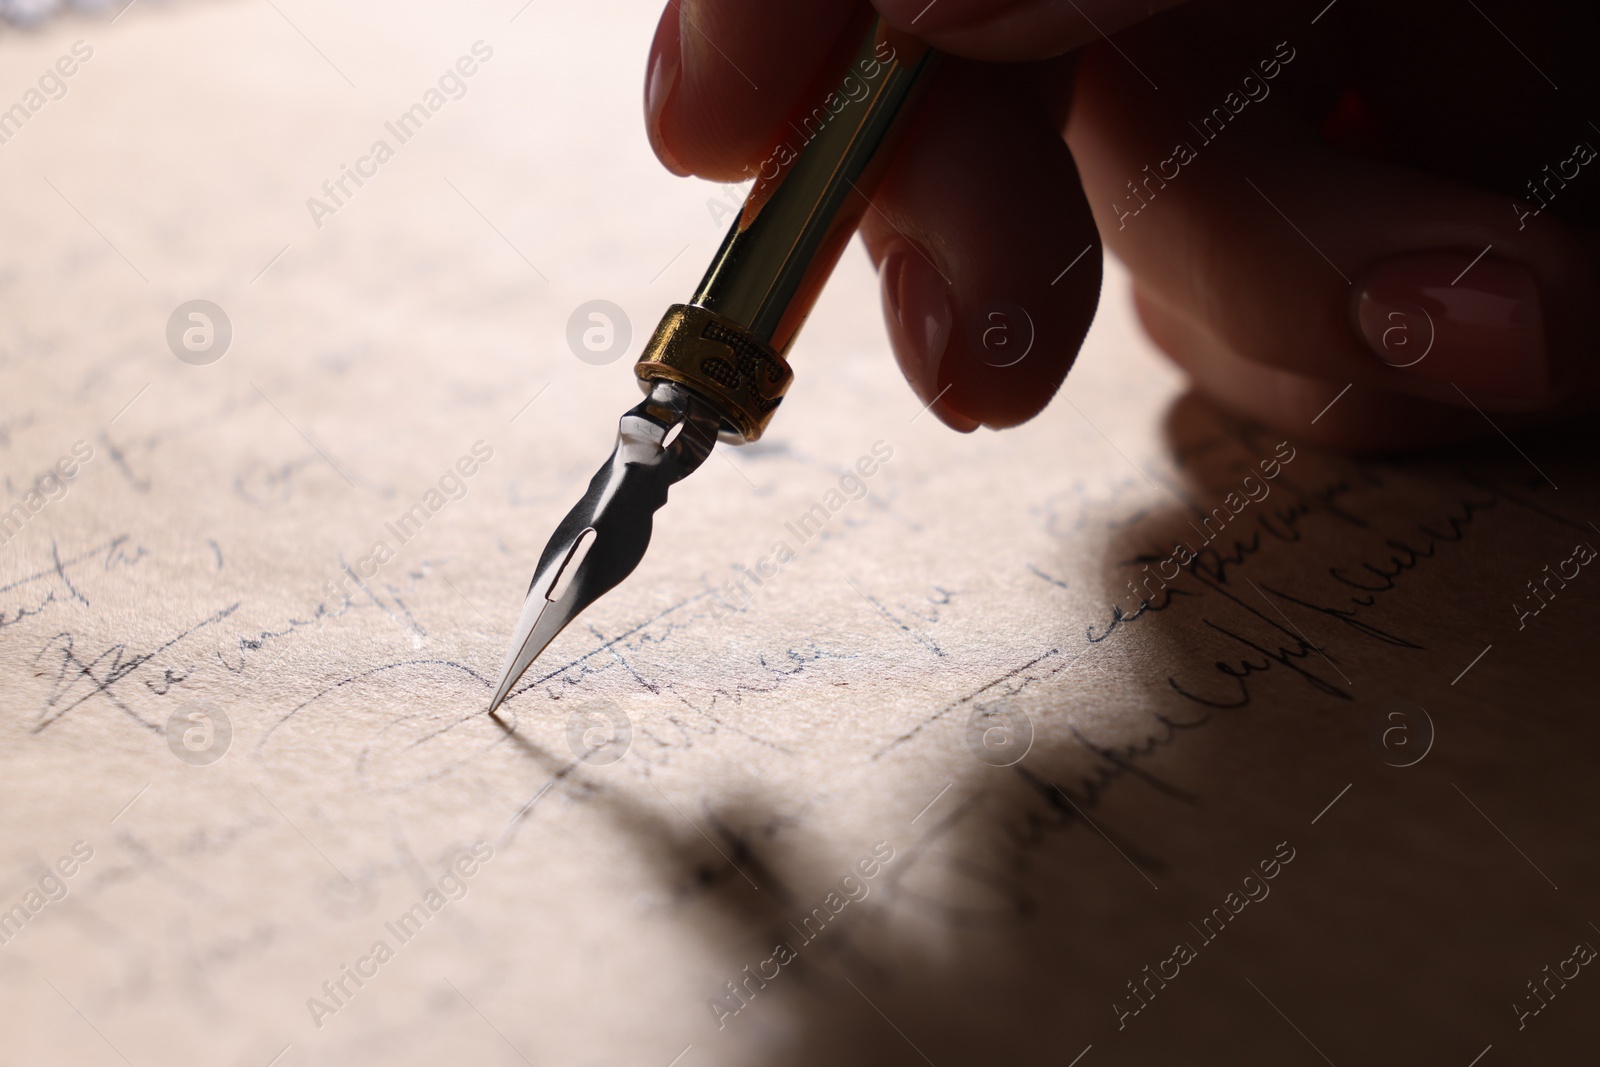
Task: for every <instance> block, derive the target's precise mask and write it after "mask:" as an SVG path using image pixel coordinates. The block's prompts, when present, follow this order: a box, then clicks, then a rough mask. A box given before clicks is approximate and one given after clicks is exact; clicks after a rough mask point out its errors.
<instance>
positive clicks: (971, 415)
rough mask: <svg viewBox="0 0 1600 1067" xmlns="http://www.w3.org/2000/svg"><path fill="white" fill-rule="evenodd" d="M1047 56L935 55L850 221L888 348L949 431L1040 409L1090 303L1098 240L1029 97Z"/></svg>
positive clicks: (1048, 71)
mask: <svg viewBox="0 0 1600 1067" xmlns="http://www.w3.org/2000/svg"><path fill="white" fill-rule="evenodd" d="M1058 66H1059V64H1046V65H1043V66H1037V65H1036V66H1033V67H1012V68H995V67H992V66H989V65H987V64H982V63H973V62H969V61H964V60H954V59H951V60H947V61H946V62H945V65H944V66H943V67H942V68H941V69H940V71H939V72H938V74H937V75H936V77H935V80H934V82H933V84H932V85H930V86H929V87H928V91H927V94H926V96H925V97H924V99H923V101H922V104H921V106H920V108H919V110H918V112H917V114H916V116H915V117H914V119H913V120H912V122H911V125H910V126H909V127H908V128H907V129H906V131H905V135H904V138H903V140H902V141H901V143H900V145H899V146H898V147H897V149H896V151H895V155H894V158H893V162H892V164H891V166H890V168H889V171H888V172H887V173H886V175H885V176H884V179H883V182H882V184H881V185H880V186H879V189H878V191H877V193H876V194H875V195H874V197H873V208H872V209H871V210H869V211H868V213H867V216H866V218H865V219H864V221H863V223H862V227H861V230H862V234H863V236H864V237H865V239H866V243H867V249H868V251H869V252H870V253H871V255H872V258H873V260H874V261H875V262H876V263H877V264H878V267H879V275H880V278H881V281H882V287H883V300H884V312H885V317H886V318H887V320H888V324H889V334H890V339H891V341H892V342H893V345H894V351H895V357H896V359H898V360H899V362H900V367H901V369H902V370H903V371H904V372H905V375H906V378H907V380H908V381H909V382H910V383H911V387H912V389H913V390H914V391H915V392H916V394H917V396H918V397H920V398H921V399H922V401H923V403H925V404H929V405H931V408H930V410H932V412H933V413H934V414H935V415H936V416H937V417H938V418H940V419H941V420H942V421H944V422H945V423H946V424H947V425H950V426H952V427H954V428H956V429H958V430H972V429H975V428H976V427H977V426H978V425H984V426H989V427H991V428H995V429H998V428H1001V427H1006V426H1014V425H1016V424H1018V423H1020V422H1024V421H1026V420H1027V419H1030V418H1032V417H1033V416H1034V415H1035V414H1037V413H1038V412H1039V411H1040V410H1042V409H1043V408H1044V406H1045V405H1046V404H1047V403H1048V402H1049V400H1050V398H1051V397H1052V396H1053V395H1054V394H1055V392H1056V390H1057V388H1059V386H1060V385H1061V381H1062V379H1063V378H1065V376H1066V373H1067V371H1068V369H1069V368H1070V367H1071V366H1072V361H1073V360H1074V359H1075V358H1076V356H1077V352H1078V346H1079V345H1080V344H1081V343H1082V341H1083V335H1084V333H1085V332H1086V331H1087V330H1088V328H1089V323H1090V321H1091V320H1092V319H1093V317H1094V311H1095V306H1096V303H1097V302H1098V299H1099V292H1100V269H1101V264H1100V241H1099V236H1098V235H1097V234H1096V232H1095V228H1094V219H1093V217H1092V215H1091V213H1090V211H1089V206H1088V204H1087V202H1086V201H1085V200H1084V197H1083V193H1082V190H1081V187H1080V184H1079V181H1078V172H1077V168H1076V166H1075V165H1074V163H1073V160H1072V156H1071V154H1070V153H1069V152H1068V150H1067V148H1066V146H1065V144H1064V143H1063V142H1062V140H1061V137H1060V135H1059V134H1058V133H1057V132H1056V131H1057V128H1058V127H1057V125H1056V124H1055V123H1054V122H1053V121H1052V117H1051V114H1050V107H1049V106H1048V101H1049V99H1050V97H1049V96H1044V97H1041V95H1040V94H1041V93H1055V94H1058V93H1059V90H1052V89H1046V88H1043V86H1045V85H1055V84H1058V78H1057V75H1058V74H1059V71H1058V70H1057V69H1056V67H1058ZM1029 100H1033V101H1037V106H1031V107H1030V106H1028V105H1027V102H1028V101H1029Z"/></svg>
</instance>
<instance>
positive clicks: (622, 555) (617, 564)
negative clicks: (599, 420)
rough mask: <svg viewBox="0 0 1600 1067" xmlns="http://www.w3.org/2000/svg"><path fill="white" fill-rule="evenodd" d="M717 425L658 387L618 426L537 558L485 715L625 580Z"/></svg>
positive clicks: (704, 408)
mask: <svg viewBox="0 0 1600 1067" xmlns="http://www.w3.org/2000/svg"><path fill="white" fill-rule="evenodd" d="M720 421H721V420H720V418H719V417H718V415H717V413H716V411H715V410H714V409H713V408H712V407H711V405H710V404H708V403H706V402H705V401H704V400H702V399H701V398H700V397H699V396H698V395H697V394H696V393H694V392H693V391H692V390H689V389H687V388H685V387H683V386H681V385H678V384H676V383H673V382H658V383H656V384H655V385H654V386H653V387H652V388H651V390H650V394H649V395H648V396H647V397H645V399H644V400H643V401H641V402H640V403H639V404H638V406H636V407H634V408H632V409H631V410H630V411H628V412H627V414H625V415H623V416H622V419H621V421H620V422H619V423H618V425H617V447H616V450H615V451H613V452H612V453H611V458H610V459H608V460H606V462H605V465H604V466H603V467H601V468H600V470H599V472H598V473H596V474H595V476H594V478H593V479H592V480H590V482H589V489H588V491H587V492H586V493H584V494H583V499H582V500H580V501H578V504H577V506H576V507H574V508H573V509H572V510H571V511H569V512H567V517H566V518H564V519H562V520H561V524H560V525H559V526H557V527H556V532H555V533H554V534H553V535H551V537H550V542H549V544H547V545H545V548H544V554H543V555H542V556H540V557H539V566H538V569H537V570H535V571H534V575H533V582H532V584H531V585H529V586H528V596H527V599H526V600H525V601H524V602H523V605H522V616H521V618H519V619H518V620H517V628H516V632H515V633H513V634H512V637H511V648H510V651H508V652H507V653H506V660H505V665H504V666H503V667H502V668H501V671H500V681H499V683H498V684H497V685H496V686H495V691H494V697H493V699H491V700H490V701H489V711H491V712H493V711H494V710H495V709H496V708H498V707H499V706H500V705H501V704H502V703H503V702H504V701H505V699H506V697H507V696H509V695H510V693H511V688H512V686H514V685H515V684H516V683H517V679H519V678H521V677H522V675H523V673H524V672H525V671H527V669H528V667H529V666H530V665H531V664H532V663H533V661H534V660H535V659H537V658H539V654H540V653H542V652H543V651H544V650H545V647H546V646H547V645H549V644H550V642H551V641H553V640H555V637H556V635H557V634H559V633H560V632H561V631H562V629H564V628H565V627H566V625H567V623H569V622H571V621H572V620H573V619H574V618H576V617H577V616H578V613H579V612H581V611H583V609H584V608H587V607H588V606H589V605H590V604H592V603H594V602H595V601H596V600H598V599H599V598H600V597H601V596H602V595H603V594H605V593H606V592H608V591H610V590H611V589H612V588H614V587H615V586H616V585H617V584H618V583H620V582H621V581H622V580H623V579H624V578H626V577H627V576H628V575H629V574H631V573H632V572H633V569H634V568H635V567H637V566H638V565H639V561H640V560H641V559H643V558H644V551H645V549H646V548H647V547H648V546H649V544H650V528H651V523H652V516H653V515H654V514H655V513H656V511H657V510H659V509H660V508H661V506H662V505H663V504H665V503H666V502H667V490H668V489H669V488H670V487H671V486H672V485H673V483H675V482H678V481H681V480H683V479H684V478H686V477H688V476H689V475H690V474H692V473H694V471H695V469H696V468H698V467H699V466H700V464H702V463H704V462H705V459H706V457H707V456H708V455H710V454H711V449H712V446H713V445H714V444H715V443H716V439H717V430H718V427H719V425H720Z"/></svg>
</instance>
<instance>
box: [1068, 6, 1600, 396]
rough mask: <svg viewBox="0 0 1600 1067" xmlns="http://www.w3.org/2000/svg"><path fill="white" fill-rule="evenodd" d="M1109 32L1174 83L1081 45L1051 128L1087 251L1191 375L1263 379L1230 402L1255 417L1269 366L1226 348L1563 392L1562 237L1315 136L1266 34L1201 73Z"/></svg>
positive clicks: (1571, 243)
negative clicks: (1157, 309)
mask: <svg viewBox="0 0 1600 1067" xmlns="http://www.w3.org/2000/svg"><path fill="white" fill-rule="evenodd" d="M1134 39H1137V40H1138V44H1137V45H1135V44H1134V43H1133V40H1134ZM1125 45H1126V46H1127V47H1133V48H1136V50H1138V51H1139V54H1140V56H1141V57H1142V58H1147V59H1148V61H1149V62H1151V63H1152V64H1159V66H1160V67H1161V69H1163V70H1169V71H1180V72H1183V73H1186V74H1187V75H1189V76H1190V77H1189V81H1188V84H1187V85H1185V84H1183V82H1184V80H1185V79H1184V77H1182V76H1181V75H1180V76H1178V77H1171V76H1169V77H1164V79H1163V86H1162V91H1161V93H1159V94H1157V93H1155V92H1153V91H1152V90H1151V89H1150V87H1149V86H1148V85H1147V84H1145V82H1144V81H1143V79H1142V77H1141V76H1140V75H1138V74H1137V73H1136V72H1134V71H1133V70H1132V69H1131V67H1130V66H1129V64H1128V63H1127V61H1126V60H1125V59H1124V58H1123V57H1122V56H1120V55H1119V54H1118V53H1117V52H1115V51H1113V50H1111V49H1108V48H1104V47H1093V48H1090V49H1088V50H1086V52H1085V55H1084V59H1083V67H1082V71H1081V75H1080V79H1079V84H1078V88H1077V96H1076V98H1075V101H1074V111H1073V117H1072V123H1071V126H1070V128H1069V133H1068V139H1069V142H1070V143H1071V144H1072V145H1073V147H1074V150H1075V152H1076V154H1077V157H1078V158H1079V160H1080V161H1081V166H1082V172H1083V176H1084V181H1085V184H1086V187H1087V189H1088V191H1089V197H1090V204H1091V206H1092V207H1093V208H1094V210H1095V212H1096V216H1097V218H1098V220H1099V222H1100V226H1101V230H1102V232H1103V233H1104V234H1105V235H1106V240H1107V244H1108V245H1109V246H1110V247H1112V249H1113V250H1114V251H1116V252H1117V254H1118V255H1119V256H1121V257H1122V258H1123V259H1125V260H1126V261H1127V262H1128V264H1129V266H1130V267H1131V268H1132V270H1133V272H1134V275H1135V278H1136V279H1137V281H1138V283H1139V285H1140V286H1141V287H1142V289H1143V290H1144V291H1145V293H1146V295H1147V297H1148V298H1151V299H1152V300H1153V301H1155V302H1156V303H1158V304H1159V305H1160V306H1161V307H1164V308H1166V309H1169V310H1170V311H1172V312H1174V313H1175V315H1176V318H1174V316H1170V315H1169V316H1167V317H1166V318H1165V319H1164V320H1162V332H1163V338H1164V341H1163V343H1164V345H1165V346H1166V347H1167V350H1168V352H1169V353H1171V354H1173V355H1174V356H1176V357H1178V358H1179V359H1180V362H1183V363H1184V364H1185V365H1186V366H1188V367H1189V368H1190V369H1191V371H1192V372H1194V373H1195V374H1196V377H1197V380H1199V381H1200V382H1201V383H1202V384H1209V385H1210V386H1211V387H1213V388H1220V387H1222V385H1223V383H1224V381H1227V382H1229V383H1231V385H1230V386H1229V387H1230V388H1232V387H1237V388H1246V387H1247V386H1250V387H1257V386H1258V387H1260V388H1261V389H1263V390H1267V392H1266V393H1263V394H1262V395H1261V396H1246V395H1242V394H1241V395H1235V396H1233V397H1232V398H1231V400H1230V402H1231V403H1233V404H1234V406H1236V407H1248V408H1254V409H1259V413H1262V414H1264V415H1265V416H1266V417H1268V419H1269V421H1274V422H1277V420H1276V419H1275V418H1273V417H1272V413H1273V411H1275V410H1277V409H1276V408H1275V407H1274V406H1273V404H1271V403H1268V402H1267V401H1266V400H1265V399H1264V397H1265V396H1267V395H1268V394H1269V393H1270V390H1271V389H1274V388H1278V386H1269V384H1268V383H1270V382H1274V381H1279V379H1278V378H1274V377H1272V376H1265V375H1260V374H1256V375H1247V374H1245V372H1244V371H1243V370H1241V369H1240V368H1239V367H1237V366H1233V365H1232V363H1230V362H1229V360H1232V361H1233V362H1245V363H1254V364H1257V365H1259V366H1260V367H1264V368H1265V367H1270V368H1277V369H1279V370H1281V371H1286V372H1290V374H1292V375H1293V376H1295V377H1297V378H1299V379H1313V380H1317V381H1322V382H1328V383H1336V388H1337V387H1342V386H1343V385H1345V384H1346V383H1354V389H1355V390H1360V391H1362V392H1365V393H1372V392H1379V391H1381V392H1392V393H1397V394H1403V395H1406V396H1410V397H1416V398H1421V399H1424V400H1427V401H1430V402H1432V403H1434V404H1439V405H1446V406H1454V407H1460V408H1469V409H1470V406H1471V404H1473V403H1477V404H1479V405H1480V406H1482V407H1484V408H1486V409H1490V410H1494V409H1498V410H1505V411H1541V410H1553V409H1555V408H1557V407H1558V406H1559V405H1561V404H1562V403H1563V402H1564V401H1566V400H1567V399H1568V398H1569V397H1570V396H1571V395H1572V394H1573V393H1574V392H1576V391H1577V390H1579V389H1580V388H1581V386H1582V382H1583V380H1584V378H1585V376H1586V375H1587V374H1588V373H1589V371H1590V370H1591V369H1592V357H1591V355H1590V354H1591V353H1592V352H1593V351H1594V346H1595V342H1596V339H1597V336H1600V324H1597V321H1596V318H1597V315H1596V310H1597V309H1596V303H1595V301H1594V300H1593V294H1594V293H1595V291H1596V290H1597V288H1600V278H1597V276H1596V271H1595V268H1594V266H1593V264H1592V262H1591V261H1590V260H1589V259H1588V257H1587V255H1586V254H1585V252H1584V249H1583V246H1582V243H1581V242H1580V241H1579V240H1577V238H1576V237H1575V236H1574V235H1573V234H1572V233H1571V232H1569V231H1568V230H1567V229H1565V228H1564V227H1562V226H1561V225H1559V224H1555V223H1554V222H1553V220H1550V221H1551V223H1552V224H1550V225H1541V226H1537V227H1536V226H1526V227H1524V228H1521V229H1519V228H1518V222H1519V218H1518V214H1517V211H1516V209H1515V207H1514V204H1513V201H1511V200H1510V199H1509V198H1507V197H1503V196H1498V195H1495V194H1492V193H1489V192H1486V191H1482V190H1477V189H1473V188H1469V187H1467V186H1464V185H1458V184H1456V183H1453V182H1450V181H1448V180H1446V179H1442V178H1438V177H1434V176H1430V175H1426V174H1424V173H1422V172H1420V171H1415V170H1411V169H1408V168H1404V167H1398V166H1394V165H1391V164H1387V163H1383V162H1380V161H1377V160H1374V159H1369V158H1364V157H1360V156H1355V155H1350V154H1346V153H1343V152H1339V151H1336V150H1334V149H1332V148H1329V147H1327V146H1326V145H1325V144H1323V143H1322V142H1321V141H1320V140H1319V139H1318V138H1317V137H1316V136H1315V135H1314V134H1313V133H1312V131H1311V130H1310V128H1309V125H1308V124H1307V123H1306V122H1305V121H1303V120H1302V119H1301V118H1300V117H1299V116H1298V115H1297V114H1295V113H1294V110H1293V109H1292V108H1291V107H1290V106H1289V105H1288V103H1287V100H1286V97H1287V93H1286V92H1283V91H1280V90H1282V83H1280V84H1279V85H1276V86H1275V85H1274V84H1273V79H1274V78H1278V77H1283V76H1284V75H1285V74H1286V73H1287V72H1288V71H1289V70H1292V68H1293V64H1294V61H1295V59H1296V58H1298V53H1297V51H1296V49H1295V48H1294V47H1293V46H1292V45H1289V44H1288V43H1287V42H1285V43H1284V44H1282V45H1273V44H1263V45H1262V46H1261V47H1260V49H1259V52H1260V55H1259V56H1252V57H1250V60H1247V61H1245V62H1243V63H1241V64H1239V66H1238V69H1235V70H1232V71H1225V72H1222V73H1221V74H1220V75H1208V73H1207V72H1202V71H1198V70H1196V69H1194V68H1193V67H1192V66H1186V65H1187V64H1190V63H1191V62H1192V61H1191V60H1190V59H1189V58H1186V57H1188V56H1192V55H1193V54H1194V53H1195V52H1196V49H1193V48H1187V49H1185V48H1182V47H1178V46H1177V45H1176V44H1175V43H1174V42H1173V41H1171V40H1170V39H1168V38H1166V37H1165V36H1164V31H1163V30H1162V28H1161V27H1159V26H1156V25H1154V24H1151V25H1150V26H1148V27H1147V28H1145V29H1144V30H1142V31H1135V32H1134V33H1131V34H1129V35H1127V36H1126V37H1125ZM1152 55H1154V56H1155V57H1156V58H1148V57H1151V56H1152ZM1302 62H1304V61H1303V60H1302ZM1268 71H1274V72H1275V73H1273V74H1272V75H1270V76H1269V74H1268ZM1287 80H1288V79H1287V78H1284V81H1285V82H1287ZM1191 120H1197V121H1199V122H1200V123H1201V124H1202V125H1201V126H1199V127H1196V126H1191V125H1190V121H1191ZM1146 317H1147V320H1150V319H1151V316H1149V315H1147V316H1146ZM1179 321H1181V322H1183V323H1187V324H1189V325H1190V327H1191V328H1190V329H1188V330H1180V329H1179V328H1178V323H1179ZM1173 346H1178V347H1173ZM1220 353H1226V354H1227V359H1224V358H1223V356H1222V355H1221V354H1220ZM1213 360H1216V361H1218V367H1212V366H1211V365H1210V364H1211V361H1213ZM1222 366H1226V367H1227V368H1228V369H1227V370H1226V372H1224V371H1223V370H1222V369H1219V368H1220V367H1222ZM1250 383H1254V385H1250ZM1284 388H1290V387H1287V386H1285V387H1284ZM1293 388H1299V387H1298V386H1295V387H1293ZM1291 391H1292V389H1291ZM1329 395H1331V393H1330V394H1329ZM1353 395H1357V394H1355V392H1354V391H1353ZM1280 400H1284V402H1287V400H1286V399H1284V398H1282V397H1280ZM1330 418H1331V416H1330Z"/></svg>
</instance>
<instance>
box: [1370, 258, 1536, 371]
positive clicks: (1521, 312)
mask: <svg viewBox="0 0 1600 1067" xmlns="http://www.w3.org/2000/svg"><path fill="white" fill-rule="evenodd" d="M1355 315H1356V322H1357V325H1358V326H1359V327H1360V330H1361V335H1362V337H1364V338H1365V339H1366V342H1367V347H1368V348H1370V349H1372V351H1373V354H1375V355H1376V356H1377V357H1378V358H1379V359H1381V360H1383V362H1385V363H1387V364H1389V366H1391V367H1399V368H1402V369H1404V370H1405V371H1406V373H1408V374H1415V375H1418V376H1419V377H1423V378H1431V379H1433V380H1435V381H1441V382H1450V383H1453V384H1455V385H1457V386H1459V387H1460V388H1461V389H1462V390H1464V391H1466V392H1468V393H1479V394H1485V395H1488V396H1496V397H1504V398H1506V399H1511V400H1543V399H1547V398H1548V397H1549V395H1550V366H1549V356H1548V354H1547V352H1546V350H1545V335H1544V316H1543V314H1542V312H1541V310H1540V307H1539V287H1538V285H1537V284H1536V283H1535V282H1534V280H1533V276H1532V275H1531V274H1529V273H1528V271H1527V270H1526V269H1525V268H1523V267H1521V266H1519V265H1517V264H1515V263H1508V262H1505V261H1504V260H1497V259H1491V258H1489V257H1482V258H1479V259H1477V260H1474V258H1473V256H1472V255H1470V254H1467V253H1455V252H1436V253H1425V254H1422V255H1412V256H1406V257H1404V258H1399V259H1392V260H1389V261H1388V262H1386V263H1380V264H1379V265H1378V266H1377V267H1375V268H1373V269H1372V270H1371V271H1369V272H1368V274H1367V276H1366V279H1365V283H1364V284H1363V285H1362V286H1361V287H1360V289H1359V291H1358V295H1357V297H1356V303H1355Z"/></svg>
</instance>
